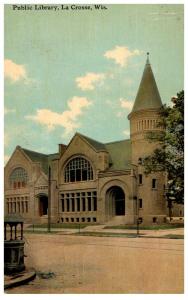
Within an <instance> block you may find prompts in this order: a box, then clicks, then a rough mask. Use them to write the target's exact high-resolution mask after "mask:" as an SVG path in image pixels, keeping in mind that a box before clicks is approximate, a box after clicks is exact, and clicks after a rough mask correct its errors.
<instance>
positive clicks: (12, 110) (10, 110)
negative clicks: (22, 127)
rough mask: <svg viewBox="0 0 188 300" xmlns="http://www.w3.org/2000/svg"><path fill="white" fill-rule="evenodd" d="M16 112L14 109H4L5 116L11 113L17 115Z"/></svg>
mask: <svg viewBox="0 0 188 300" xmlns="http://www.w3.org/2000/svg"><path fill="white" fill-rule="evenodd" d="M15 112H16V110H15V109H14V108H11V109H9V108H6V107H5V108H4V114H5V115H7V114H9V113H15Z"/></svg>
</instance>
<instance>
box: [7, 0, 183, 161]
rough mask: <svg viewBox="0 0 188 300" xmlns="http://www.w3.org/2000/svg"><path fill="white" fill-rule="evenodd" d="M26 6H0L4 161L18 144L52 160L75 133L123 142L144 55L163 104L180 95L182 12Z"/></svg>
mask: <svg viewBox="0 0 188 300" xmlns="http://www.w3.org/2000/svg"><path fill="white" fill-rule="evenodd" d="M50 5H52V4H50ZM30 6H31V7H32V9H29V10H18V9H15V10H13V7H12V5H5V16H4V24H5V40H4V48H5V51H4V59H5V62H4V71H5V83H4V97H5V99H4V122H5V126H4V127H5V141H4V142H5V143H4V144H5V162H6V161H7V160H8V159H9V157H10V155H11V154H12V152H13V151H14V149H15V147H16V146H17V145H20V146H21V147H23V148H27V149H31V150H34V151H37V152H42V153H46V154H49V153H55V152H57V151H58V144H59V143H65V144H68V143H69V141H70V140H71V138H72V137H73V136H74V134H75V132H80V133H82V134H84V135H86V136H89V137H91V138H93V139H96V140H98V141H100V142H111V141H117V140H122V139H127V138H129V121H128V119H127V116H128V114H129V113H130V111H131V108H132V106H133V103H134V100H135V97H136V93H137V90H138V87H139V84H140V80H141V77H142V73H143V70H144V65H145V62H146V53H147V52H149V53H150V62H151V66H152V69H153V72H154V76H155V79H156V82H157V86H158V89H159V92H160V95H161V98H162V102H163V103H167V104H169V103H170V99H171V97H172V96H174V95H176V93H177V92H179V91H180V90H182V89H183V88H184V86H183V83H184V77H183V73H184V56H183V54H184V53H183V50H184V44H183V40H184V37H183V26H184V24H183V5H167V4H161V5H159V4H157V5H154V4H153V5H146V4H140V5H136V4H134V5H130V4H123V5H106V7H107V9H99V10H97V9H95V8H94V5H91V9H88V10H72V9H71V7H70V6H71V5H69V9H68V10H62V9H61V5H59V6H58V9H57V10H56V11H54V10H39V9H38V10H35V9H34V5H30ZM38 6H39V5H38Z"/></svg>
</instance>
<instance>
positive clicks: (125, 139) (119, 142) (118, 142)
mask: <svg viewBox="0 0 188 300" xmlns="http://www.w3.org/2000/svg"><path fill="white" fill-rule="evenodd" d="M125 141H130V139H124V140H119V141H113V142H108V143H105V145H108V144H115V143H120V142H125Z"/></svg>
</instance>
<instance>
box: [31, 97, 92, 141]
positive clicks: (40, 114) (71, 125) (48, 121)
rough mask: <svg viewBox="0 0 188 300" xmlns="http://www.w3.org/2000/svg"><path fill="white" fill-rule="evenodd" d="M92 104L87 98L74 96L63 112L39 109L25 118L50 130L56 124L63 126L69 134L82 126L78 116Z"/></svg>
mask: <svg viewBox="0 0 188 300" xmlns="http://www.w3.org/2000/svg"><path fill="white" fill-rule="evenodd" d="M90 105H91V101H89V100H88V99H87V98H85V97H77V96H74V97H73V98H72V99H70V100H69V101H68V107H69V110H66V111H64V112H63V113H57V112H53V111H51V110H49V109H38V110H37V112H36V115H29V116H25V119H28V120H32V121H35V122H36V123H39V124H41V125H44V126H46V127H47V129H48V130H53V129H55V127H56V126H62V127H64V128H65V134H66V135H68V134H70V133H72V132H73V131H74V129H76V128H78V127H80V123H78V119H77V118H78V117H79V116H80V115H82V114H83V109H85V108H87V107H88V106H90Z"/></svg>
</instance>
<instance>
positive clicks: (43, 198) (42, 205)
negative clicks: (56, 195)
mask: <svg viewBox="0 0 188 300" xmlns="http://www.w3.org/2000/svg"><path fill="white" fill-rule="evenodd" d="M38 199H39V216H40V217H41V216H45V215H47V214H48V196H47V195H39V196H38Z"/></svg>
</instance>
